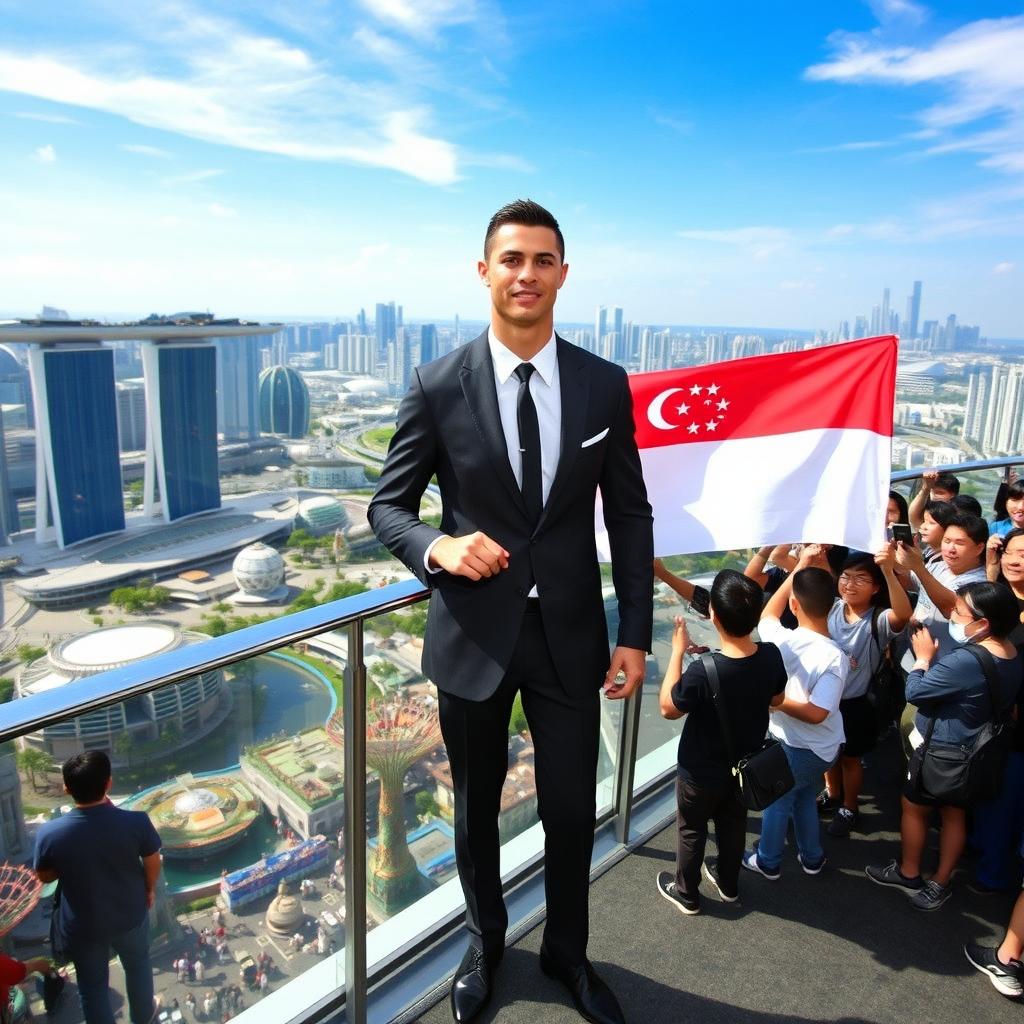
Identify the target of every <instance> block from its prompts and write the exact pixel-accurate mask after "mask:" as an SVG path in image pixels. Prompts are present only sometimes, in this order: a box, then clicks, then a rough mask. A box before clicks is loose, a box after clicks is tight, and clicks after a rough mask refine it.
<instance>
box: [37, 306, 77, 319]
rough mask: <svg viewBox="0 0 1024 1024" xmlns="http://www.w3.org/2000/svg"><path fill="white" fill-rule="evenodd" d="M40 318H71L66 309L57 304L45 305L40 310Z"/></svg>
mask: <svg viewBox="0 0 1024 1024" xmlns="http://www.w3.org/2000/svg"><path fill="white" fill-rule="evenodd" d="M39 319H40V320H70V319H71V317H69V316H68V311H67V310H66V309H58V308H57V307H56V306H43V308H42V309H41V310H40V312H39Z"/></svg>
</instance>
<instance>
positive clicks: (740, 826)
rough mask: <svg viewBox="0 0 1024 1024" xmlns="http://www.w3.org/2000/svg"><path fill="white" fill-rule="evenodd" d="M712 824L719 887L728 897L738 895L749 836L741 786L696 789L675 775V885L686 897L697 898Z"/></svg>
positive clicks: (731, 783) (733, 784) (730, 784)
mask: <svg viewBox="0 0 1024 1024" xmlns="http://www.w3.org/2000/svg"><path fill="white" fill-rule="evenodd" d="M709 821H714V823H715V842H716V843H717V844H718V871H717V874H718V884H719V885H721V887H722V891H723V892H724V893H725V894H726V895H727V896H735V895H736V892H737V886H738V885H739V875H740V860H741V858H742V857H743V844H744V843H745V842H746V837H747V809H746V807H744V806H743V803H742V802H741V801H740V795H739V787H738V786H737V785H736V782H735V781H734V780H733V779H730V780H729V781H728V782H724V783H722V784H721V785H717V786H707V785H700V786H696V785H694V784H693V783H692V782H684V781H683V780H682V779H680V778H679V777H678V776H676V829H677V836H676V885H677V886H679V889H680V890H681V891H682V892H684V893H685V894H686V895H687V896H696V895H697V887H698V885H699V884H700V866H701V864H703V863H704V848H705V846H706V845H707V841H708V822H709Z"/></svg>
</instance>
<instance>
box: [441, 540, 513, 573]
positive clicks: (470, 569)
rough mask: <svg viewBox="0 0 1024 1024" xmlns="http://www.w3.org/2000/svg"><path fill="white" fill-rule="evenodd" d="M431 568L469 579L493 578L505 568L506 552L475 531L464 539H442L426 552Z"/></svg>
mask: <svg viewBox="0 0 1024 1024" xmlns="http://www.w3.org/2000/svg"><path fill="white" fill-rule="evenodd" d="M430 562H431V564H432V565H435V566H437V567H438V568H440V569H444V570H445V571H446V572H450V573H451V574H452V575H453V576H466V577H468V578H469V579H471V580H479V579H483V578H484V577H485V576H497V575H498V573H499V572H501V571H502V570H503V569H507V568H508V552H507V551H506V550H505V549H504V548H503V547H502V546H501V545H500V544H499V543H498V542H497V541H495V540H491V538H490V537H488V536H487V534H486V533H481V532H480V531H479V530H478V531H477V532H476V533H471V534H469V535H468V536H466V537H442V538H441V539H440V540H439V541H438V542H437V543H436V544H435V545H434V547H433V548H432V549H431V551H430Z"/></svg>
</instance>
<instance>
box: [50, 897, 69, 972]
mask: <svg viewBox="0 0 1024 1024" xmlns="http://www.w3.org/2000/svg"><path fill="white" fill-rule="evenodd" d="M61 899H62V897H61V892H60V881H59V880H58V882H57V888H56V889H54V890H53V909H52V910H51V911H50V959H51V960H53V962H54V963H55V964H57V966H58V967H63V966H64V965H65V964H67V963H70V962H71V956H70V955H69V953H68V951H67V950H66V949H65V948H64V940H63V938H62V937H61V931H60V903H61Z"/></svg>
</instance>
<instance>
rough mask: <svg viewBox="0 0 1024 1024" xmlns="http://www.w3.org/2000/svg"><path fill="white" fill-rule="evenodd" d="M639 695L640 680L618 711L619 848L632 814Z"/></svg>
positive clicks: (616, 804)
mask: <svg viewBox="0 0 1024 1024" xmlns="http://www.w3.org/2000/svg"><path fill="white" fill-rule="evenodd" d="M643 692H644V683H643V681H641V682H640V685H639V686H638V687H637V688H636V689H635V690H634V691H633V695H632V696H631V697H629V698H628V699H627V700H626V702H625V705H626V706H625V707H624V708H623V709H622V731H621V732H620V734H619V756H618V758H617V760H616V763H615V838H616V839H617V840H618V841H619V842H620V843H622V844H623V845H625V844H626V843H627V842H628V841H629V820H630V816H631V815H632V813H633V778H634V776H635V775H636V749H637V740H638V737H639V735H640V701H641V699H642V698H643Z"/></svg>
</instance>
